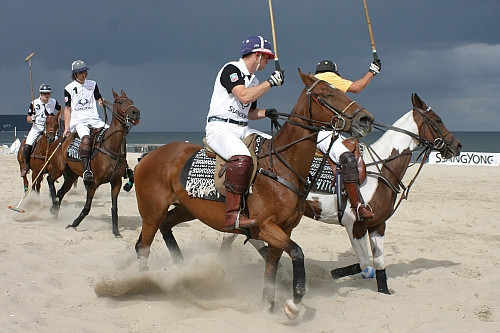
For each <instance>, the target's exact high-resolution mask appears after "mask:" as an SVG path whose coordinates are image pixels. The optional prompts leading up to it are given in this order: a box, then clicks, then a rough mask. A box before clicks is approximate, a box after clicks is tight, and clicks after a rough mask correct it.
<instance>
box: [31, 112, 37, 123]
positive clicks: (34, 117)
mask: <svg viewBox="0 0 500 333" xmlns="http://www.w3.org/2000/svg"><path fill="white" fill-rule="evenodd" d="M35 121H36V114H32V115H31V122H33V123H34V122H35Z"/></svg>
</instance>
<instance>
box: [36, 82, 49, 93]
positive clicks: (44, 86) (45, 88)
mask: <svg viewBox="0 0 500 333" xmlns="http://www.w3.org/2000/svg"><path fill="white" fill-rule="evenodd" d="M38 91H39V92H40V93H49V94H50V93H51V92H52V89H51V88H50V86H49V85H48V84H45V83H44V84H42V85H41V86H40V88H39V89H38Z"/></svg>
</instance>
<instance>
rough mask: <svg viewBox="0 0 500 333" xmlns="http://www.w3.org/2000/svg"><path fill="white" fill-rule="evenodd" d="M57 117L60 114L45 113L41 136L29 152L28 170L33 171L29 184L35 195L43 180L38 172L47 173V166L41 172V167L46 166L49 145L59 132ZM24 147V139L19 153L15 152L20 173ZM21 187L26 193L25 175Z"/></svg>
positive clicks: (22, 167)
mask: <svg viewBox="0 0 500 333" xmlns="http://www.w3.org/2000/svg"><path fill="white" fill-rule="evenodd" d="M59 115H60V112H58V113H57V114H55V115H54V114H51V113H48V112H47V111H45V116H46V117H47V119H46V121H45V128H44V130H43V133H42V135H40V136H39V137H38V139H37V140H36V141H35V143H34V147H33V148H32V150H31V157H30V168H31V170H32V171H33V172H32V174H31V182H32V185H31V186H33V189H35V191H36V192H37V193H40V186H41V183H42V180H43V174H41V175H39V173H40V172H43V173H47V166H46V167H45V169H44V170H42V167H43V166H44V165H45V164H46V162H47V159H48V157H49V155H50V154H49V152H50V145H51V144H52V143H53V142H54V140H55V139H56V136H57V134H58V131H59V119H60V118H59ZM25 145H26V139H24V140H23V143H22V144H21V147H20V148H19V151H18V152H17V161H18V162H19V168H20V170H21V171H22V170H23V169H24V165H25V163H24V156H23V151H24V146H25ZM23 185H24V192H27V191H28V186H29V183H28V177H27V176H26V175H25V176H24V177H23Z"/></svg>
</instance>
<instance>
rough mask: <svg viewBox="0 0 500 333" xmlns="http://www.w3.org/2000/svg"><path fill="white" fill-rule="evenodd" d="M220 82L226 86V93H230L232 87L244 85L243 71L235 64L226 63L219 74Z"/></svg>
mask: <svg viewBox="0 0 500 333" xmlns="http://www.w3.org/2000/svg"><path fill="white" fill-rule="evenodd" d="M220 83H221V85H222V86H223V87H224V88H226V91H227V93H228V94H230V93H231V91H232V90H233V88H234V87H236V86H239V85H244V84H245V80H244V77H243V73H241V71H240V70H239V69H238V67H236V66H235V65H227V66H226V67H224V69H223V70H222V73H221V75H220Z"/></svg>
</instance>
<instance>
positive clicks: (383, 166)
mask: <svg viewBox="0 0 500 333" xmlns="http://www.w3.org/2000/svg"><path fill="white" fill-rule="evenodd" d="M412 103H413V109H412V110H411V111H409V112H408V113H406V114H405V115H403V116H402V117H401V118H400V119H398V120H397V121H396V122H395V123H394V125H392V126H388V125H382V124H378V126H379V127H384V128H385V129H387V131H386V132H385V133H384V135H382V136H381V137H380V139H378V140H377V141H376V142H375V143H373V144H372V145H367V146H366V145H365V146H364V148H363V151H364V155H363V159H364V161H365V164H366V172H367V177H366V179H365V180H364V181H363V183H362V184H360V191H361V194H362V196H363V198H364V200H365V202H367V203H368V204H369V205H370V207H371V208H372V210H373V212H374V213H375V217H374V218H373V219H371V220H369V221H366V222H365V223H362V224H361V225H362V231H361V232H360V230H359V229H358V230H356V231H354V232H353V226H354V222H355V220H356V217H355V214H354V213H353V211H352V209H346V210H345V212H344V214H343V217H342V225H343V226H344V227H345V229H346V231H347V234H348V236H349V239H350V241H351V245H352V247H353V249H354V252H355V253H356V256H357V258H358V261H359V262H358V263H356V264H353V265H350V266H347V267H342V268H337V269H334V270H332V271H331V274H332V277H333V278H334V279H336V278H340V277H343V276H348V275H353V274H357V273H363V274H362V275H363V277H367V278H372V277H374V276H375V277H376V280H377V289H378V291H379V292H381V293H385V294H390V292H389V288H388V286H387V276H386V272H385V260H384V234H385V228H386V221H387V220H388V219H389V218H390V217H391V216H392V214H393V213H394V211H395V209H396V208H397V206H396V207H395V204H396V199H397V196H398V194H399V193H401V191H403V193H401V198H400V199H403V198H404V197H405V195H406V193H407V191H408V190H409V187H410V186H411V184H412V183H413V182H412V183H410V185H409V186H408V187H406V186H405V185H404V184H403V182H402V179H403V176H404V175H405V173H406V170H407V169H408V167H409V164H410V162H411V158H412V153H413V151H415V150H417V149H421V148H422V149H423V153H424V157H423V158H422V159H421V166H420V167H422V166H423V163H424V162H425V161H426V159H427V157H428V154H429V153H430V152H431V151H432V150H437V151H439V152H440V153H441V155H442V156H443V157H444V158H451V157H453V156H456V155H458V154H460V149H461V147H462V145H461V144H460V142H459V141H458V140H457V139H456V138H455V137H454V136H453V134H452V133H451V132H449V131H448V129H447V128H446V126H445V125H444V124H443V123H442V121H441V119H440V118H439V116H438V115H437V114H436V113H435V112H434V111H433V110H432V109H431V108H430V107H427V105H426V104H425V103H424V102H423V101H422V100H421V99H420V98H419V97H418V96H417V94H413V95H412ZM418 171H420V169H419V170H418ZM418 171H417V173H416V174H415V177H416V176H417V175H418ZM307 200H308V208H307V209H306V212H305V214H304V215H305V216H308V217H310V218H314V219H316V220H318V221H321V222H324V223H328V224H340V222H339V218H338V211H337V198H336V194H322V193H315V192H310V193H309V195H308V197H307ZM346 207H350V203H349V202H347V205H346ZM356 234H357V235H356ZM234 237H235V236H231V235H227V236H226V237H225V238H224V240H223V245H222V248H223V249H224V248H227V247H228V246H230V244H231V243H232V241H233V240H234ZM368 240H369V244H368ZM250 243H251V244H252V245H253V246H254V247H255V248H256V249H257V250H258V251H259V252H260V253H261V254H262V253H264V252H265V249H266V247H265V244H264V243H262V242H260V241H256V240H250ZM372 266H373V268H374V269H373V268H372Z"/></svg>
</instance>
